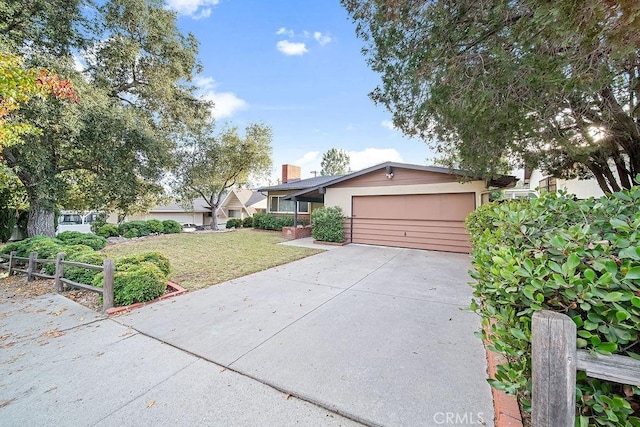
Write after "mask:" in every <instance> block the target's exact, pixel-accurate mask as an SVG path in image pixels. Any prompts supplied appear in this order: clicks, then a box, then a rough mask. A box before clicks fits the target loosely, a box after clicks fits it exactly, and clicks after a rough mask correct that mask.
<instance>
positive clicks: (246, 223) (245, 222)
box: [242, 216, 253, 228]
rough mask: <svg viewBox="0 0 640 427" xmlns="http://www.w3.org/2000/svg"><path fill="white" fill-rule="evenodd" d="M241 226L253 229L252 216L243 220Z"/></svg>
mask: <svg viewBox="0 0 640 427" xmlns="http://www.w3.org/2000/svg"><path fill="white" fill-rule="evenodd" d="M242 226H243V227H246V228H249V227H253V217H252V216H248V217H246V218H245V219H243V220H242Z"/></svg>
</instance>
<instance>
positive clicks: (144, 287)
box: [94, 262, 167, 306]
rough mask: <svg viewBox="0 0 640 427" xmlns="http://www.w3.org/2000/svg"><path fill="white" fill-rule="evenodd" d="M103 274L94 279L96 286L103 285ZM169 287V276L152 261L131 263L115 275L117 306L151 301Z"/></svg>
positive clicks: (115, 301) (114, 290)
mask: <svg viewBox="0 0 640 427" xmlns="http://www.w3.org/2000/svg"><path fill="white" fill-rule="evenodd" d="M102 279H103V278H102V274H99V275H98V276H96V278H95V279H94V285H95V286H103V280H102ZM166 287H167V278H166V276H165V275H164V274H163V273H162V271H161V270H160V269H159V268H158V267H157V266H156V265H155V264H153V263H151V262H143V263H140V264H135V265H130V266H129V267H128V268H126V269H124V270H120V271H116V272H115V274H114V277H113V300H114V304H115V305H116V306H123V305H130V304H134V303H137V302H146V301H151V300H152V299H155V298H158V297H160V296H162V294H163V293H164V291H165V289H166Z"/></svg>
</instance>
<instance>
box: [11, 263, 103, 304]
mask: <svg viewBox="0 0 640 427" xmlns="http://www.w3.org/2000/svg"><path fill="white" fill-rule="evenodd" d="M1 258H2V259H7V260H8V261H7V262H5V263H0V268H4V269H7V270H9V275H12V274H14V273H23V274H26V275H27V282H31V281H33V280H34V278H42V279H53V280H54V284H55V288H56V292H62V291H63V290H64V286H65V285H67V286H72V287H75V288H81V289H86V290H88V291H91V292H97V293H100V294H102V310H103V311H107V310H108V309H109V308H112V307H113V303H114V301H113V276H114V270H115V268H114V263H113V259H111V258H107V259H105V260H104V262H103V264H102V265H93V264H84V263H81V262H73V261H65V260H64V253H59V254H57V256H56V259H38V254H37V252H31V253H30V254H29V257H28V258H26V257H19V256H17V255H16V252H15V251H12V252H11V253H10V254H9V256H8V257H7V255H6V254H5V255H2V256H1ZM18 264H22V265H21V266H26V268H18ZM39 264H55V266H56V271H55V273H54V275H53V276H51V275H48V274H43V273H40V272H39V269H38V265H39ZM65 266H69V267H79V268H86V269H90V270H98V271H102V272H103V277H104V285H103V287H102V288H99V287H96V286H92V285H89V284H86V283H78V282H74V281H72V280H69V279H65V278H64V267H65Z"/></svg>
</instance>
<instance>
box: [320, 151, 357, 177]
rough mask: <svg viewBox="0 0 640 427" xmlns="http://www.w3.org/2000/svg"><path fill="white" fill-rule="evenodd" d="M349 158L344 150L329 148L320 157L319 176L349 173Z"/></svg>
mask: <svg viewBox="0 0 640 427" xmlns="http://www.w3.org/2000/svg"><path fill="white" fill-rule="evenodd" d="M350 162H351V158H350V157H349V155H348V154H347V152H346V151H344V150H338V149H337V148H331V149H330V150H328V151H327V152H326V153H324V154H323V155H322V162H321V163H320V166H322V170H321V171H320V175H344V174H346V173H347V172H349V164H350Z"/></svg>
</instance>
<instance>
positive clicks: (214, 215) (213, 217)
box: [211, 206, 218, 230]
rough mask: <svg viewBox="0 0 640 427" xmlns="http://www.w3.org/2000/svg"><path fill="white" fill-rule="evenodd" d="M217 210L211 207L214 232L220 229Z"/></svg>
mask: <svg viewBox="0 0 640 427" xmlns="http://www.w3.org/2000/svg"><path fill="white" fill-rule="evenodd" d="M217 210H218V209H217V208H216V207H215V206H212V207H211V229H212V230H217V229H218V215H216V211H217Z"/></svg>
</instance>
